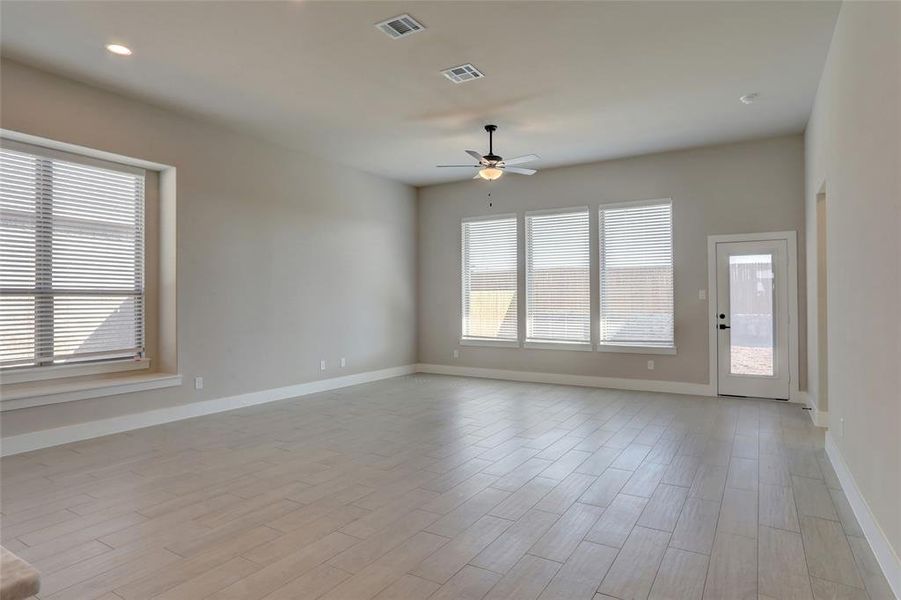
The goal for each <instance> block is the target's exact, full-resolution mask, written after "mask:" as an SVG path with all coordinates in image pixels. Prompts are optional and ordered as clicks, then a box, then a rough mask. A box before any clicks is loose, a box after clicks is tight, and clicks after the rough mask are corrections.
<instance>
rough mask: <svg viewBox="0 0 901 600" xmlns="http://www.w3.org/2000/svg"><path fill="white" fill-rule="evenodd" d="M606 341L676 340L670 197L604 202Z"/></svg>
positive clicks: (603, 313) (602, 240) (664, 344)
mask: <svg viewBox="0 0 901 600" xmlns="http://www.w3.org/2000/svg"><path fill="white" fill-rule="evenodd" d="M599 225H600V226H599V229H598V231H599V238H600V247H601V252H600V272H601V280H600V290H601V293H600V296H601V298H600V310H601V319H600V322H601V326H600V343H601V344H610V345H624V346H650V347H671V346H673V210H672V203H671V202H670V201H664V202H653V203H642V204H630V205H627V206H620V207H609V208H605V207H601V209H600V223H599Z"/></svg>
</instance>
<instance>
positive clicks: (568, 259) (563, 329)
mask: <svg viewBox="0 0 901 600" xmlns="http://www.w3.org/2000/svg"><path fill="white" fill-rule="evenodd" d="M589 254H590V242H589V239H588V209H587V208H584V209H578V210H574V211H572V210H571V211H567V212H554V213H536V214H527V215H526V309H527V310H526V338H527V339H528V340H531V341H548V342H576V343H590V342H591V276H590V271H589V270H590V264H589V261H590V259H589Z"/></svg>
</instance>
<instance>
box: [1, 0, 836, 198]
mask: <svg viewBox="0 0 901 600" xmlns="http://www.w3.org/2000/svg"><path fill="white" fill-rule="evenodd" d="M404 12H409V13H410V14H412V15H413V16H414V17H415V18H416V19H418V20H419V21H421V22H422V23H423V24H424V25H425V26H426V27H427V30H426V31H423V32H420V33H417V34H415V35H413V36H410V37H408V38H402V39H399V40H392V39H390V38H388V37H386V36H385V34H383V33H381V32H380V31H378V30H377V29H376V28H375V27H373V24H374V23H376V22H378V21H381V20H383V19H386V18H388V17H392V16H396V15H398V14H401V13H404ZM837 13H838V4H837V3H834V2H731V1H719V2H678V1H675V2H672V1H667V2H579V3H575V2H488V1H480V2H454V1H447V2H378V1H371V2H370V1H366V2H301V1H290V2H218V1H208V2H188V1H183V2H153V1H151V2H143V1H131V2H124V1H122V2H85V1H80V0H70V1H67V2H31V1H18V0H12V1H11V0H5V1H4V2H2V3H0V17H2V30H0V41H2V52H3V54H4V55H6V56H9V57H11V58H13V59H15V60H19V61H22V62H25V63H28V64H32V65H35V66H38V67H40V68H44V69H47V70H50V71H54V72H59V73H62V74H64V75H68V76H71V77H73V78H76V79H80V80H85V81H88V82H91V83H93V84H95V85H99V86H102V87H106V88H110V89H113V90H116V91H118V92H124V93H127V94H130V95H134V96H138V97H140V98H143V99H145V100H148V101H150V102H153V103H156V104H161V105H164V106H168V107H172V108H176V109H179V110H182V111H187V112H190V113H193V114H200V115H203V116H205V117H208V118H212V119H215V120H218V121H222V122H225V123H228V124H229V125H230V126H231V127H233V128H235V129H238V130H241V131H245V132H249V133H253V134H255V135H258V136H261V137H265V138H268V139H270V140H272V141H274V142H277V143H279V144H282V145H284V146H288V147H292V148H297V149H301V150H306V151H312V152H315V153H317V154H321V155H325V156H330V157H332V158H335V159H337V160H339V161H341V162H344V163H346V164H349V165H353V166H356V167H359V168H361V169H364V170H366V171H370V172H373V173H377V174H381V175H384V176H387V177H391V178H393V179H397V180H400V181H404V182H407V183H410V184H414V185H423V184H430V183H436V182H442V181H450V180H454V179H463V178H468V177H471V176H472V171H467V170H465V169H437V168H435V167H434V165H436V164H441V163H453V164H459V163H466V162H468V160H467V156H466V155H465V154H463V150H464V149H467V148H472V149H476V150H479V151H480V152H481V153H485V152H487V139H486V136H485V133H484V131H482V125H484V124H485V123H488V122H492V123H497V124H498V125H499V126H500V130H499V132H498V134H497V137H496V147H495V151H496V153H497V154H501V155H502V156H506V157H512V156H516V155H519V154H526V153H532V152H534V153H537V154H540V155H541V157H542V160H541V161H540V162H537V163H534V164H535V166H538V167H539V168H540V167H545V168H546V167H551V166H559V165H566V164H573V163H580V162H588V161H593V160H602V159H608V158H615V157H622V156H630V155H636V154H645V153H649V152H656V151H661V150H668V149H675V148H684V147H689V146H696V145H703V144H711V143H719V142H728V141H735V140H741V139H748V138H755V137H764V136H768V135H777V134H783V133H792V132H799V131H801V130H803V128H804V126H805V124H806V122H807V117H808V115H809V113H810V107H811V103H812V101H813V97H814V93H815V92H816V86H817V82H818V81H819V78H820V73H821V71H822V66H823V61H824V59H825V56H826V51H827V48H828V45H829V40H830V38H831V35H832V28H833V25H834V22H835V18H836V15H837ZM112 41H118V42H121V43H124V44H127V45H128V46H130V47H131V48H132V49H133V50H134V55H133V56H131V57H128V58H123V57H117V56H113V55H110V54H109V53H107V52H106V50H104V45H105V44H107V43H110V42H112ZM466 62H472V63H473V64H475V65H476V66H477V67H478V68H479V69H481V70H482V71H483V72H484V73H485V74H486V78H485V79H483V80H477V81H473V82H469V83H464V84H459V85H455V84H453V83H451V82H449V81H447V80H446V79H444V77H442V76H441V74H440V73H439V71H440V70H441V69H443V68H447V67H450V66H455V65H458V64H461V63H466ZM748 92H758V93H759V94H760V99H759V100H758V102H757V103H755V104H753V105H750V106H746V105H744V104H742V103H740V102H739V101H738V98H739V96H741V95H743V94H746V93H748ZM529 166H532V165H529ZM537 176H539V177H540V174H539V175H537Z"/></svg>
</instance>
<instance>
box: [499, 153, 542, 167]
mask: <svg viewBox="0 0 901 600" xmlns="http://www.w3.org/2000/svg"><path fill="white" fill-rule="evenodd" d="M539 158H541V157H540V156H538V155H537V154H524V155H523V156H517V157H516V158H511V159H510V160H505V161H503V162H504V165H521V164H522V163H527V162H532V161H533V160H538V159H539Z"/></svg>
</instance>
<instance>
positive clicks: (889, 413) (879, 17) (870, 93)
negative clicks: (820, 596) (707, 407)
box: [806, 2, 901, 555]
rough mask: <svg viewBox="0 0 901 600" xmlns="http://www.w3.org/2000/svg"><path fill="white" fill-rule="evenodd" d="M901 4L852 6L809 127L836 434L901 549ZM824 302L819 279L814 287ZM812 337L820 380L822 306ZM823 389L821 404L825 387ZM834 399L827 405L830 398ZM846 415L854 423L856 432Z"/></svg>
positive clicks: (812, 360) (810, 189)
mask: <svg viewBox="0 0 901 600" xmlns="http://www.w3.org/2000/svg"><path fill="white" fill-rule="evenodd" d="M899 36H901V3H897V2H886V3H872V2H846V3H844V4H843V5H842V9H841V13H840V14H839V18H838V22H837V24H836V27H835V33H834V36H833V39H832V44H831V46H830V49H829V55H828V58H827V60H826V67H825V70H824V72H823V77H822V80H821V81H820V87H819V90H818V92H817V97H816V102H815V104H814V109H813V114H812V116H811V118H810V122H809V124H808V127H807V133H806V153H807V160H806V164H807V167H806V173H807V174H806V207H807V211H806V212H807V240H808V272H809V273H813V274H815V273H816V271H817V268H816V264H815V261H816V252H815V250H816V239H817V211H816V200H817V194H818V193H819V192H820V191H821V190H823V189H825V194H826V207H827V208H826V244H827V255H828V269H829V272H828V275H829V276H828V281H827V291H826V293H827V298H828V307H829V310H828V324H827V326H828V365H829V366H828V373H827V378H828V389H829V405H828V407H826V406H825V405H822V406H820V407H819V408H820V410H825V409H827V408H828V411H829V422H830V427H831V429H830V432H829V434H830V436H831V437H832V438H833V440H834V441H835V443H836V445H837V447H838V449H839V451H840V452H841V454H842V456H843V457H844V459H845V462H846V463H847V465H848V467H849V469H850V471H851V473H852V475H853V476H854V479H855V481H856V482H857V485H858V487H859V488H860V491H861V493H862V494H863V496H864V498H865V499H866V501H867V502H868V503H869V505H870V508H871V509H872V511H873V514H874V515H875V517H876V520H877V521H878V523H879V525H880V527H881V528H882V530H883V531H884V532H885V534H886V536H887V538H888V540H889V542H890V543H891V544H892V545H893V547H894V550H895V553H896V555H901V320H899V319H898V311H899V308H901V180H899V179H901V148H899V145H901V89H899V88H901V81H899V79H901V40H899ZM807 285H808V290H809V291H810V292H811V293H810V295H811V297H812V298H815V297H816V290H817V280H816V277H815V275H814V277H812V278H811V279H810V280H808V282H807ZM810 308H811V310H810V311H809V312H808V319H809V323H810V324H811V327H810V328H809V330H808V336H809V337H808V340H809V344H810V348H811V352H810V355H809V358H808V360H809V368H810V369H811V371H810V373H811V377H810V380H811V382H816V381H817V379H818V376H816V369H817V368H818V367H817V365H818V362H819V361H818V357H817V353H816V349H817V345H818V340H817V327H816V326H815V325H816V323H817V312H816V303H815V302H811V307H810ZM811 387H812V389H811V395H812V397H813V399H814V400H816V399H817V394H816V392H817V389H816V386H811ZM823 404H825V403H823ZM840 419H844V428H843V429H844V433H842V427H841V424H840Z"/></svg>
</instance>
